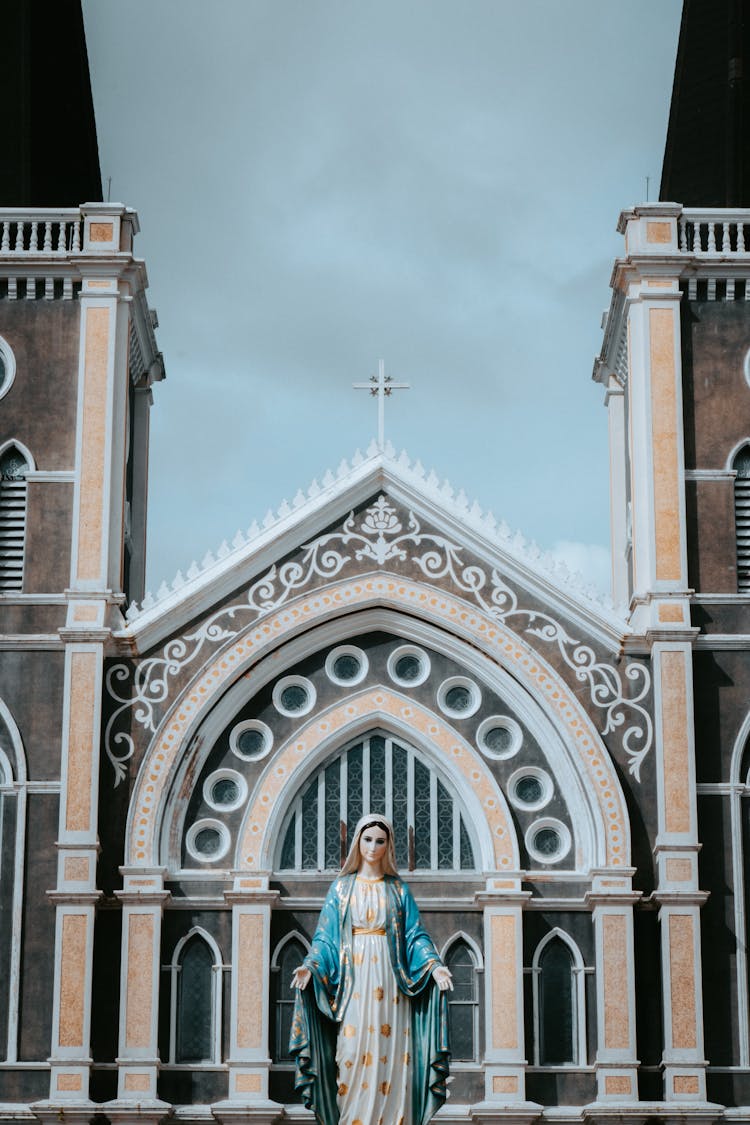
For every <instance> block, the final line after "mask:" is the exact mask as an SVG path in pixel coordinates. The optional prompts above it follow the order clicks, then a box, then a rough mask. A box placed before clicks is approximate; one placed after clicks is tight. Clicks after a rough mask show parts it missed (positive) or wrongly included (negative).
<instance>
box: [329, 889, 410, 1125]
mask: <svg viewBox="0 0 750 1125" xmlns="http://www.w3.org/2000/svg"><path fill="white" fill-rule="evenodd" d="M385 911H386V897H385V884H384V882H383V880H382V879H365V878H363V877H362V876H359V875H358V876H357V880H356V882H355V885H354V891H353V893H352V899H351V920H352V953H353V961H354V985H353V988H352V993H351V997H350V999H349V1003H348V1005H347V1009H346V1012H345V1013H344V1018H343V1021H342V1025H341V1030H340V1031H339V1035H338V1042H337V1047H336V1066H337V1068H338V1092H337V1097H336V1101H337V1104H338V1107H339V1112H340V1114H341V1119H340V1125H411V1121H412V1114H411V1081H410V1077H411V1075H410V1072H411V1049H410V1042H409V1037H410V1034H411V1031H410V1026H409V1024H410V1019H409V1000H408V998H407V997H406V996H401V995H400V994H399V990H398V987H397V985H396V978H395V977H394V975H393V969H392V968H391V960H390V955H389V952H388V939H387V937H386V934H385ZM362 931H364V932H362Z"/></svg>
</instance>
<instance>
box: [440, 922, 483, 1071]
mask: <svg viewBox="0 0 750 1125" xmlns="http://www.w3.org/2000/svg"><path fill="white" fill-rule="evenodd" d="M446 965H447V966H448V968H449V969H450V971H451V973H452V974H453V991H452V992H449V993H448V1025H449V1028H450V1040H451V1055H452V1057H453V1058H454V1059H456V1060H460V1061H463V1062H473V1061H474V1060H475V1059H476V1058H477V1046H478V1044H477V1039H478V1035H477V1031H478V1028H479V989H478V987H477V967H476V964H475V961H474V954H473V953H472V951H471V949H470V948H469V946H468V945H467V943H466V942H465V941H456V942H454V943H453V945H452V946H451V947H450V950H449V952H448V955H447V957H446Z"/></svg>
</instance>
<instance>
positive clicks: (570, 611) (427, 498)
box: [116, 443, 627, 652]
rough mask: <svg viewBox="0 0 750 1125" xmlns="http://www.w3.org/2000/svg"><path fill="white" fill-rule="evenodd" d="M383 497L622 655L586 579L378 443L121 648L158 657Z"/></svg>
mask: <svg viewBox="0 0 750 1125" xmlns="http://www.w3.org/2000/svg"><path fill="white" fill-rule="evenodd" d="M379 489H380V490H383V491H385V492H387V494H388V495H389V496H391V497H392V498H393V499H394V500H397V501H400V502H401V503H402V504H404V505H405V506H407V507H412V508H415V509H416V510H417V511H418V512H419V513H420V514H421V515H422V516H423V517H424V518H427V519H429V520H430V521H431V522H432V523H434V524H435V525H436V527H437V528H438V529H440V530H441V531H443V532H445V533H447V534H448V535H449V536H450V537H452V538H454V539H456V540H458V542H459V543H461V544H463V545H465V546H466V548H467V549H468V550H470V551H473V552H475V553H476V554H477V555H479V556H480V557H482V558H483V559H485V560H486V561H487V562H488V563H489V564H490V565H493V566H497V567H499V568H500V569H501V570H502V571H503V573H504V574H505V575H506V576H507V577H509V578H511V579H513V580H515V581H517V582H518V583H519V584H520V585H521V586H523V587H525V588H526V589H527V590H529V591H531V592H533V593H535V594H536V595H537V596H538V597H539V598H540V600H541V601H542V602H543V603H544V604H545V605H548V606H549V605H554V606H556V607H557V609H558V610H559V611H560V612H562V613H565V614H567V615H569V616H572V617H573V618H574V619H575V620H577V621H579V622H580V623H581V625H582V626H583V627H584V628H586V629H587V631H588V633H589V634H592V633H593V634H595V635H596V636H598V637H599V638H600V639H601V640H602V643H604V644H605V645H606V646H607V647H608V648H610V649H615V650H616V649H618V648H619V646H620V644H621V642H622V638H623V634H624V633H626V632H627V626H626V625H625V623H624V621H623V620H622V619H621V618H620V617H619V616H618V615H617V614H616V613H615V611H614V610H613V609H612V607H611V603H609V601H608V600H607V599H605V598H604V597H603V595H601V594H600V593H599V592H598V591H597V590H596V589H595V588H594V587H592V586H591V585H587V584H586V582H585V580H584V579H583V578H582V577H581V576H580V575H572V574H571V573H570V572H569V570H568V568H567V567H566V566H565V564H564V563H562V562H560V561H559V560H557V559H555V558H553V557H552V556H551V555H549V554H547V553H544V552H542V551H541V550H540V549H539V548H538V547H537V546H536V544H534V543H529V542H527V541H526V539H524V537H523V536H522V535H521V534H520V532H515V533H514V532H512V531H511V530H510V528H508V527H507V525H506V524H504V523H500V524H498V522H497V520H496V519H495V517H494V516H493V514H492V513H491V512H483V511H482V509H481V508H480V507H479V505H478V504H477V503H476V502H474V503H473V504H472V503H470V502H469V500H468V499H467V497H466V495H465V494H464V492H463V490H461V491H459V492H455V491H454V489H453V488H452V487H451V485H450V484H449V483H448V482H447V481H443V482H441V481H440V479H439V478H438V477H437V476H436V475H435V473H434V472H430V473H427V472H426V471H425V469H424V468H423V467H422V465H421V464H420V463H419V461H417V462H415V463H412V462H411V461H410V459H409V457H408V456H407V454H406V453H401V454H400V455H397V454H396V452H395V450H394V449H393V447H392V446H391V445H390V444H388V445H387V446H386V449H385V450H379V449H378V447H377V446H376V445H375V443H373V444H372V445H371V446H370V448H369V449H368V451H367V454H366V456H363V455H362V454H361V453H359V451H357V453H355V455H354V458H353V459H352V462H351V464H349V463H348V462H346V461H342V462H341V464H340V465H339V467H338V469H337V470H336V472H335V473H332V472H330V471H329V472H327V473H326V474H325V475H324V476H323V478H322V481H321V483H318V481H317V480H314V481H313V482H312V484H311V486H310V488H309V489H308V491H307V494H304V493H303V492H301V491H299V492H298V493H297V495H296V496H295V497H294V499H293V501H292V502H291V503H289V502H288V501H286V500H284V501H283V502H282V504H281V506H280V507H279V509H278V512H276V513H273V512H272V511H270V510H269V512H268V513H267V515H266V517H265V519H264V520H263V523H262V525H260V526H259V525H258V524H257V523H254V524H253V525H252V526H251V527H250V528H249V530H248V532H247V533H243V532H240V531H238V532H237V534H236V535H235V537H234V539H233V540H232V543H231V546H230V545H229V544H228V543H227V542H226V540H225V541H224V542H223V543H222V544H221V546H220V547H219V548H218V550H217V551H216V552H215V553H213V552H210V551H209V552H208V553H207V554H206V556H205V557H204V559H203V561H202V563H201V564H200V565H198V564H197V563H195V562H193V563H192V564H191V566H190V567H189V568H188V570H187V572H186V574H183V573H182V572H181V571H178V573H177V575H176V576H175V578H174V580H173V581H172V583H171V585H167V584H166V583H162V585H161V586H160V588H159V590H158V592H157V595H156V597H154V595H153V594H151V593H149V594H147V595H146V597H145V598H144V600H143V603H142V605H141V606H140V608H139V607H137V606H135V605H131V606H130V608H129V609H128V611H127V614H126V617H127V622H128V624H127V626H126V628H124V629H123V630H121V631H119V632H118V633H117V634H116V638H117V639H118V640H119V641H120V643H121V646H122V647H124V648H130V649H132V650H134V651H136V652H144V651H147V650H149V649H151V648H153V647H154V646H155V645H158V644H159V643H160V642H161V641H163V640H164V639H166V637H167V636H169V635H170V634H173V633H175V632H176V631H178V630H179V629H180V628H181V626H182V625H183V624H186V623H187V622H188V621H190V620H191V619H193V618H195V617H198V616H200V615H202V614H203V613H205V612H206V611H208V610H209V609H210V608H211V607H212V606H215V605H216V604H217V603H219V602H220V601H222V600H223V599H224V598H225V597H227V596H228V595H229V594H231V593H232V591H234V590H236V589H237V588H238V587H239V586H242V585H243V584H244V583H246V582H249V581H250V580H251V579H252V578H254V577H257V576H259V575H260V574H262V573H263V572H264V571H265V570H266V569H268V568H269V567H271V566H272V565H273V564H274V563H275V562H277V561H278V560H279V559H282V558H284V557H285V556H286V555H288V554H289V553H291V552H292V551H294V550H296V549H297V548H298V547H299V546H300V545H302V544H304V543H306V542H308V541H309V540H310V539H311V538H314V537H315V536H316V535H319V534H320V533H321V532H322V531H323V530H324V529H325V528H326V527H329V526H331V525H332V524H335V523H336V522H338V521H340V520H342V519H344V518H346V516H347V515H348V514H349V512H350V511H351V510H352V509H353V508H356V507H357V506H358V505H360V504H362V503H364V501H366V500H367V499H369V498H370V497H371V496H372V495H373V493H374V492H376V491H378V490H379Z"/></svg>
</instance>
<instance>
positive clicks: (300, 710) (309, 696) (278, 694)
mask: <svg viewBox="0 0 750 1125" xmlns="http://www.w3.org/2000/svg"><path fill="white" fill-rule="evenodd" d="M273 705H274V707H275V708H276V710H277V711H278V712H279V713H280V714H282V715H288V716H289V717H290V718H294V719H296V718H298V717H299V716H300V715H306V714H307V713H308V711H312V709H313V707H314V706H315V688H314V687H313V685H312V684H311V683H310V681H309V680H308V679H306V678H305V677H304V676H284V678H283V680H279V682H278V683H277V685H276V687H275V688H274V689H273Z"/></svg>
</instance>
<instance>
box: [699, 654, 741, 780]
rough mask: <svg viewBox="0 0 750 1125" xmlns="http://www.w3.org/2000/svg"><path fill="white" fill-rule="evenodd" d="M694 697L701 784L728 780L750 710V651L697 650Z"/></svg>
mask: <svg viewBox="0 0 750 1125" xmlns="http://www.w3.org/2000/svg"><path fill="white" fill-rule="evenodd" d="M693 699H694V710H695V772H696V779H697V781H698V783H699V784H700V783H716V782H728V781H730V780H731V769H732V755H733V752H734V746H735V743H736V740H737V738H738V736H739V733H740V730H741V729H742V724H743V722H744V720H745V718H746V716H747V713H748V710H750V652H748V651H744V650H737V649H729V650H721V651H718V652H696V653H695V654H694V656H693ZM745 770H746V771H747V766H746V767H745ZM743 776H744V775H743Z"/></svg>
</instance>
